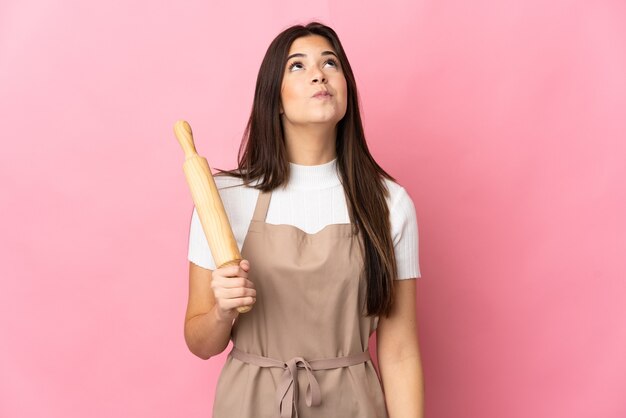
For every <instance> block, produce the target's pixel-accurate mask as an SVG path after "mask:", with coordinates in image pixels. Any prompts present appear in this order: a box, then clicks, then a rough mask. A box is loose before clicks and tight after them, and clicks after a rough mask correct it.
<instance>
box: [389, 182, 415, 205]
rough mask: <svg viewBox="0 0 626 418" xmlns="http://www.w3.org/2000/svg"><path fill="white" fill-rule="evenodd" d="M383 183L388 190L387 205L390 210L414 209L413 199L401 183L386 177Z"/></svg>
mask: <svg viewBox="0 0 626 418" xmlns="http://www.w3.org/2000/svg"><path fill="white" fill-rule="evenodd" d="M385 185H386V186H387V190H389V195H388V196H387V204H388V205H389V211H390V212H392V213H394V212H398V211H400V212H406V211H415V205H414V204H413V199H411V196H410V195H409V193H408V192H407V190H406V189H405V188H404V187H403V186H402V185H400V184H399V183H396V182H395V181H393V180H389V179H387V178H385Z"/></svg>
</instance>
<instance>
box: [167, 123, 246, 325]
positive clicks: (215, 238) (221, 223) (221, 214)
mask: <svg viewBox="0 0 626 418" xmlns="http://www.w3.org/2000/svg"><path fill="white" fill-rule="evenodd" d="M174 134H175V135H176V138H177V139H178V142H179V143H180V145H181V147H182V148H183V151H185V162H184V164H183V171H184V172H185V177H186V178H187V184H188V185H189V189H190V190H191V197H192V199H193V203H194V205H195V206H196V211H197V212H198V217H199V218H200V223H201V224H202V229H203V230H204V235H205V236H206V239H207V242H208V243H209V248H210V250H211V254H212V255H213V259H214V260H215V265H216V266H217V267H218V268H220V267H225V266H237V265H239V262H240V261H241V260H242V258H241V254H240V253H239V247H238V246H237V241H235V236H234V235H233V230H232V228H231V226H230V221H229V220H228V216H226V211H225V210H224V204H223V203H222V198H221V197H220V194H219V192H218V191H217V186H216V185H215V180H214V179H213V174H211V169H210V168H209V163H208V162H207V160H206V158H204V157H201V156H200V155H198V153H197V152H196V147H195V146H194V143H193V134H192V133H191V126H189V123H187V122H186V121H184V120H179V121H177V122H176V123H175V124H174ZM250 309H251V307H250V306H240V307H238V308H237V311H238V312H240V313H244V312H248V311H249V310H250Z"/></svg>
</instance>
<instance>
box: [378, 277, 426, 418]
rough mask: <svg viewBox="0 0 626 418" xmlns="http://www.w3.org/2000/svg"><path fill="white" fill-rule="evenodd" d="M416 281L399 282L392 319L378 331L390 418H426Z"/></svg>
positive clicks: (380, 324)
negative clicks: (418, 338) (416, 305)
mask: <svg viewBox="0 0 626 418" xmlns="http://www.w3.org/2000/svg"><path fill="white" fill-rule="evenodd" d="M415 282H416V280H415V279H407V280H398V281H396V282H395V283H394V284H395V286H396V299H395V301H394V305H393V307H392V309H391V312H390V314H389V317H385V316H384V315H381V316H380V318H379V321H378V328H377V331H376V333H377V350H376V353H377V357H378V368H379V370H380V374H381V380H382V384H383V390H384V392H385V403H386V404H387V411H388V412H389V418H423V416H424V382H423V376H422V365H421V360H420V353H419V346H418V341H417V321H416V311H415V295H416V293H415V285H416V283H415Z"/></svg>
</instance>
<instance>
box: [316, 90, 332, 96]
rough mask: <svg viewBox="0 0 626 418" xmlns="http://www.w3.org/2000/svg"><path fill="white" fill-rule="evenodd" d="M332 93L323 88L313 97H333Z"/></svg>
mask: <svg viewBox="0 0 626 418" xmlns="http://www.w3.org/2000/svg"><path fill="white" fill-rule="evenodd" d="M331 96H332V94H330V93H329V92H327V91H325V90H322V91H318V92H317V93H315V94H314V95H313V97H331Z"/></svg>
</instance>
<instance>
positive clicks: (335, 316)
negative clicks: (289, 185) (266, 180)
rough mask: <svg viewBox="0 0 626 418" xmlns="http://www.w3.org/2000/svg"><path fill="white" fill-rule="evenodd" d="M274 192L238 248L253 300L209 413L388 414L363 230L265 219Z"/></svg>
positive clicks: (264, 196) (238, 416)
mask: <svg viewBox="0 0 626 418" xmlns="http://www.w3.org/2000/svg"><path fill="white" fill-rule="evenodd" d="M270 198H271V192H269V193H263V192H260V193H259V197H258V199H257V204H256V207H255V210H254V216H253V217H252V220H251V222H250V227H249V229H248V233H247V235H246V238H245V240H244V244H243V247H242V250H241V254H242V256H243V257H244V258H245V259H247V260H249V261H250V273H249V276H248V278H249V279H250V280H251V281H253V282H254V283H255V288H256V291H257V301H256V303H255V304H254V306H253V308H252V310H251V311H250V312H247V313H244V314H240V315H239V316H238V317H237V319H236V320H235V323H234V325H233V329H232V332H231V339H232V340H233V344H234V346H233V350H232V351H231V352H230V353H229V354H228V357H227V359H226V363H225V364H224V368H223V369H222V372H221V374H220V377H219V380H218V382H217V388H216V392H215V401H214V404H213V418H289V417H298V418H308V417H324V418H335V417H337V418H351V417H359V418H370V417H371V418H387V410H386V407H385V400H384V395H383V391H382V387H381V385H380V381H379V380H378V375H377V374H376V370H375V369H374V366H373V364H372V362H371V360H370V357H369V351H368V340H369V337H370V335H371V334H372V333H373V332H374V329H375V327H376V321H377V318H376V317H365V316H364V315H363V314H362V312H363V311H364V306H365V303H366V301H365V291H366V281H365V275H364V274H363V257H362V254H361V251H360V246H361V245H362V240H361V237H360V235H359V234H353V232H352V224H331V225H327V226H326V227H324V228H323V229H322V230H321V231H319V232H317V233H315V234H307V233H305V232H304V231H303V230H301V229H299V228H297V227H295V226H293V225H286V224H283V225H273V224H268V223H265V217H266V215H267V209H268V207H269V202H270Z"/></svg>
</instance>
